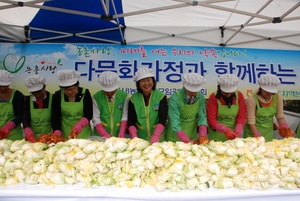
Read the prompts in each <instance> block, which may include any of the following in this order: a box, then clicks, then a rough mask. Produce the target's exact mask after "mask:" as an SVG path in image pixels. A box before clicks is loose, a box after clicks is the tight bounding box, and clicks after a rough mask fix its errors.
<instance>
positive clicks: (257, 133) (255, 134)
mask: <svg viewBox="0 0 300 201" xmlns="http://www.w3.org/2000/svg"><path fill="white" fill-rule="evenodd" d="M253 137H262V135H261V134H260V133H259V132H256V133H254V134H253Z"/></svg>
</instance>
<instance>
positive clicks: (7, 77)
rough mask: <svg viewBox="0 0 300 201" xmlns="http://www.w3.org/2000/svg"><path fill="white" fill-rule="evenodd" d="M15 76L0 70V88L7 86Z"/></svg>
mask: <svg viewBox="0 0 300 201" xmlns="http://www.w3.org/2000/svg"><path fill="white" fill-rule="evenodd" d="M13 78H15V76H14V75H13V74H11V73H10V72H8V71H6V70H0V86H8V85H10V84H11V83H12V80H13Z"/></svg>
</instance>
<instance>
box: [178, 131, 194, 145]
mask: <svg viewBox="0 0 300 201" xmlns="http://www.w3.org/2000/svg"><path fill="white" fill-rule="evenodd" d="M176 135H177V137H178V138H179V139H180V140H181V141H182V142H184V143H190V142H191V143H194V142H195V141H194V140H190V138H189V137H188V136H187V134H186V133H185V132H184V131H183V130H180V131H178V132H177V133H176Z"/></svg>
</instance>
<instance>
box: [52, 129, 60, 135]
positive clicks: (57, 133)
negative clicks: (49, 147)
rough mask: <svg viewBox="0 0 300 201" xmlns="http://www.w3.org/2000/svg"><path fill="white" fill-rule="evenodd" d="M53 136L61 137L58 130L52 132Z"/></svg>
mask: <svg viewBox="0 0 300 201" xmlns="http://www.w3.org/2000/svg"><path fill="white" fill-rule="evenodd" d="M53 135H57V136H61V131H60V130H55V131H54V132H53Z"/></svg>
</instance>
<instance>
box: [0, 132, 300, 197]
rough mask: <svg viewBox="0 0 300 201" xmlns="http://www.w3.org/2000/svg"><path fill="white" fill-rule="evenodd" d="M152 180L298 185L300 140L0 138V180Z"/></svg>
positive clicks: (193, 186)
mask: <svg viewBox="0 0 300 201" xmlns="http://www.w3.org/2000/svg"><path fill="white" fill-rule="evenodd" d="M78 182H82V183H84V184H85V186H86V187H90V186H92V185H99V186H103V185H106V186H107V185H109V186H110V185H113V186H116V187H128V188H132V187H144V186H145V185H151V186H153V187H154V188H155V189H156V190H157V191H164V190H166V189H169V190H171V191H180V190H183V189H189V190H204V189H206V188H209V187H215V188H218V189H223V188H232V187H236V188H240V189H244V190H245V189H257V190H266V189H270V188H279V187H281V188H285V189H296V188H299V187H300V140H299V139H297V138H286V139H282V140H273V141H272V142H265V141H264V138H263V137H261V138H247V139H242V138H236V139H234V140H231V141H226V142H223V143H222V142H214V141H211V142H210V144H208V145H196V144H191V143H189V144H185V143H182V142H176V143H173V142H162V143H155V144H153V145H150V144H149V142H147V141H144V140H142V139H139V138H135V139H127V138H114V137H112V138H109V139H107V140H106V141H105V142H99V141H93V140H84V139H71V140H68V141H67V142H59V143H57V144H52V145H46V144H43V143H40V142H37V143H30V142H27V141H25V140H20V141H11V140H7V139H4V140H0V184H2V185H3V186H6V185H12V184H17V183H27V184H48V185H61V184H70V185H71V184H75V183H78Z"/></svg>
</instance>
